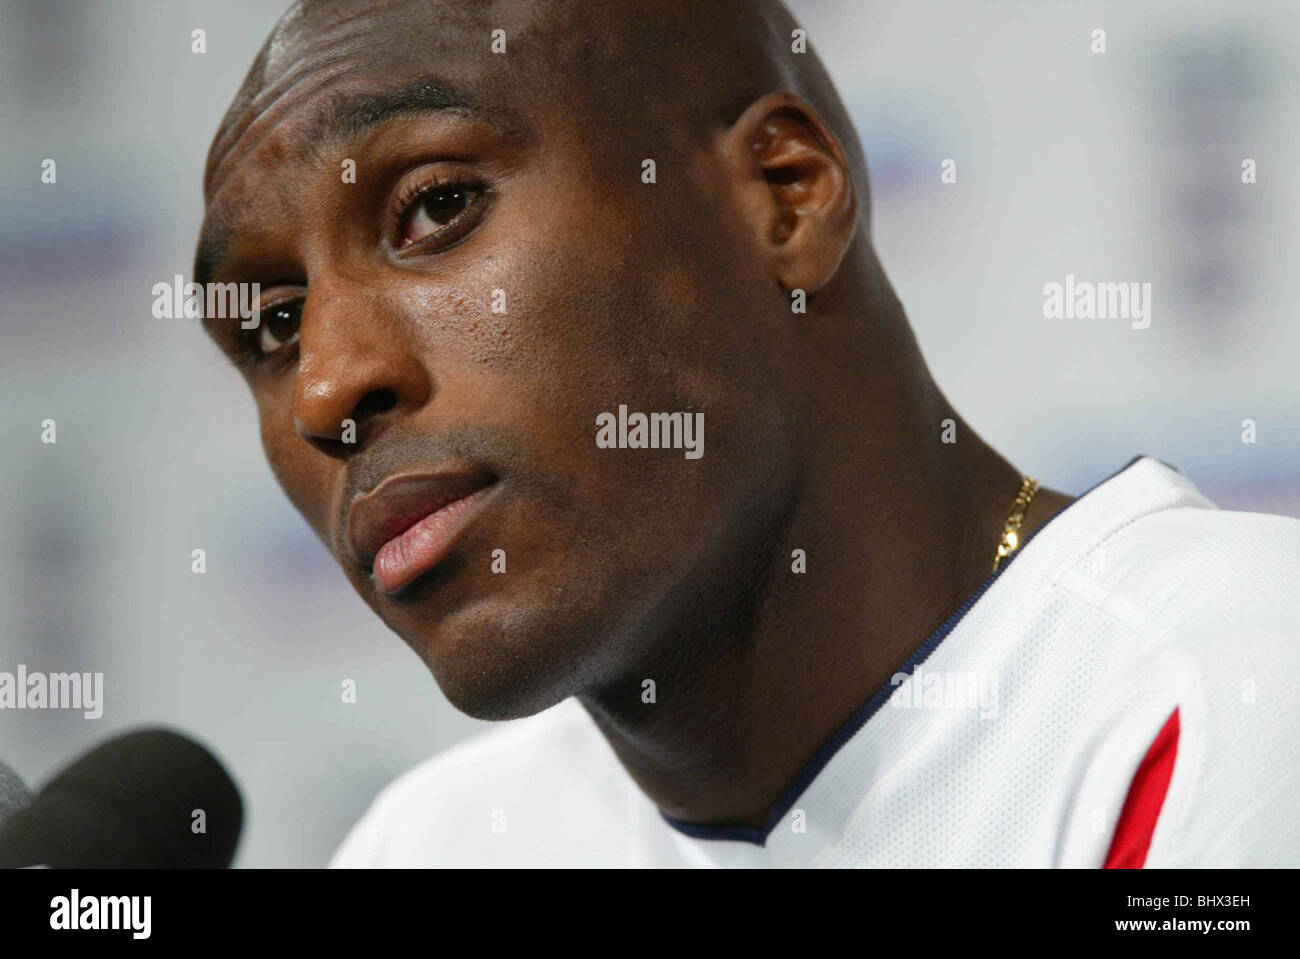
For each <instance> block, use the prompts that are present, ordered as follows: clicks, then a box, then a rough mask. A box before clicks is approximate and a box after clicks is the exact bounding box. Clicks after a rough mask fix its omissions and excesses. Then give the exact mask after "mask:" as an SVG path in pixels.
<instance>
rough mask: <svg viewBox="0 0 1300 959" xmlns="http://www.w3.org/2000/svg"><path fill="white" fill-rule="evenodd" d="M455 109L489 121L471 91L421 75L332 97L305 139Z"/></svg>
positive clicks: (342, 135)
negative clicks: (399, 83)
mask: <svg viewBox="0 0 1300 959" xmlns="http://www.w3.org/2000/svg"><path fill="white" fill-rule="evenodd" d="M441 110H453V111H456V112H459V113H465V114H469V115H471V116H474V117H476V118H478V119H481V120H485V121H489V122H490V120H489V117H488V116H487V113H486V112H485V111H484V109H483V108H482V107H481V106H480V105H479V104H478V103H477V102H476V101H475V100H474V99H473V98H472V97H470V96H469V95H468V94H467V93H465V92H464V91H462V90H458V89H456V88H455V87H451V86H448V85H446V84H445V83H443V82H441V81H439V80H435V79H433V78H431V77H418V78H416V79H415V80H412V81H410V82H409V83H407V84H405V85H403V86H401V87H397V88H395V89H392V90H375V91H360V92H353V93H342V94H338V95H336V96H333V97H331V98H330V99H329V100H328V101H326V103H325V104H324V106H322V107H321V109H320V110H319V111H317V113H316V116H315V117H314V118H313V119H312V121H311V123H309V124H308V126H307V130H306V133H305V134H304V136H303V138H304V140H305V141H306V142H307V143H308V144H310V145H312V146H313V147H314V146H316V145H317V144H319V143H334V142H338V141H340V140H348V139H353V138H355V137H358V136H360V135H361V134H362V133H364V132H366V131H367V130H369V129H370V128H371V127H374V126H377V125H378V124H380V123H383V122H385V121H387V120H391V119H392V118H393V117H396V116H401V115H403V114H407V113H436V112H438V111H441Z"/></svg>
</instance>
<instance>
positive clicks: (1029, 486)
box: [993, 476, 1038, 573]
mask: <svg viewBox="0 0 1300 959" xmlns="http://www.w3.org/2000/svg"><path fill="white" fill-rule="evenodd" d="M1037 492H1038V480H1036V479H1034V478H1033V477H1032V476H1026V477H1025V478H1024V480H1023V481H1022V482H1021V484H1020V492H1019V493H1017V494H1016V501H1015V502H1014V503H1012V504H1011V515H1010V516H1008V517H1007V522H1006V525H1005V526H1003V527H1002V538H1001V539H1000V540H999V541H998V552H997V555H996V556H994V557H993V572H995V573H996V572H997V571H998V566H999V565H1000V564H1001V563H1002V561H1003V560H1004V559H1006V558H1007V557H1008V556H1010V555H1011V554H1012V553H1014V552H1015V551H1016V550H1018V549H1019V548H1020V524H1021V523H1023V522H1024V521H1025V510H1027V509H1029V504H1030V503H1031V502H1032V501H1033V499H1034V494H1035V493H1037Z"/></svg>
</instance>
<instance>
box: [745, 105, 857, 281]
mask: <svg viewBox="0 0 1300 959" xmlns="http://www.w3.org/2000/svg"><path fill="white" fill-rule="evenodd" d="M725 139H726V140H727V141H728V142H727V143H726V144H725V146H726V153H725V155H726V156H727V158H728V161H729V163H730V164H731V165H732V169H731V171H730V172H731V173H732V175H733V176H736V177H738V178H740V183H741V186H742V189H743V195H744V197H745V200H746V202H745V204H744V206H745V211H746V215H747V216H749V217H750V218H752V219H753V220H754V225H755V227H756V228H757V229H758V230H759V231H760V240H761V242H762V243H763V245H764V246H765V247H766V248H767V249H768V250H769V251H770V253H771V254H772V258H773V265H774V267H775V270H776V273H777V279H778V281H779V282H780V284H781V286H783V287H784V288H785V289H787V290H794V289H801V290H805V291H807V292H810V293H811V292H813V291H814V290H817V289H820V288H821V287H823V286H825V285H826V284H827V283H828V282H830V280H831V278H832V277H833V276H834V275H835V272H836V270H837V269H838V268H839V264H840V261H841V260H842V259H843V257H844V253H845V251H846V250H847V249H848V247H849V245H850V243H851V242H852V240H853V235H854V233H855V231H856V227H857V202H856V197H855V195H854V189H853V178H852V176H851V174H850V170H849V166H848V161H847V159H846V157H845V154H844V150H843V148H842V147H841V146H840V143H839V140H838V139H837V138H836V137H835V134H834V133H833V132H832V131H831V130H830V128H829V127H828V126H827V125H826V123H825V122H824V121H823V120H822V119H821V117H820V116H818V115H817V112H816V111H815V110H813V108H812V107H811V106H810V105H809V104H808V103H807V102H806V101H805V100H803V98H801V97H799V96H797V95H795V94H793V93H771V94H767V95H765V96H763V97H761V98H759V99H758V100H756V101H754V103H752V104H751V105H750V106H749V108H748V109H747V110H746V111H745V112H744V113H743V114H742V115H741V116H740V119H738V120H737V121H736V122H735V123H734V124H733V125H732V127H731V128H730V129H729V130H728V131H727V132H726V134H725Z"/></svg>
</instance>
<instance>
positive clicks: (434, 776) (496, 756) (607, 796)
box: [330, 700, 627, 868]
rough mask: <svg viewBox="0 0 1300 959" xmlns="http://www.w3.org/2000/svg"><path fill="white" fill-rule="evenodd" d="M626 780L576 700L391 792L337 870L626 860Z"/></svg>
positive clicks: (517, 724)
mask: <svg viewBox="0 0 1300 959" xmlns="http://www.w3.org/2000/svg"><path fill="white" fill-rule="evenodd" d="M626 779H627V777H626V774H625V773H622V767H621V766H619V765H618V760H617V759H616V758H615V757H614V754H613V751H612V750H611V749H610V747H609V745H608V744H607V743H606V742H605V740H604V739H603V737H601V736H600V733H599V731H598V730H597V729H596V727H595V724H594V723H593V722H592V721H591V719H590V718H589V717H588V716H587V715H586V713H585V711H584V710H583V709H582V707H581V706H580V705H579V704H578V703H577V702H576V701H575V700H568V701H566V702H564V703H561V704H560V705H558V706H555V707H553V708H551V709H549V710H546V711H545V712H543V713H539V714H538V715H536V716H532V717H529V718H527V719H521V720H514V721H511V722H509V723H506V724H503V726H502V728H500V729H494V730H491V731H489V732H486V733H483V734H480V735H478V736H475V737H473V738H471V739H469V740H467V741H465V742H463V743H460V744H458V745H457V746H455V747H453V748H451V749H449V750H447V751H446V752H444V753H441V754H439V755H437V756H435V757H433V758H431V759H429V760H426V761H425V762H423V763H421V764H420V765H418V766H416V767H415V768H413V769H411V770H409V771H408V772H406V773H404V774H402V775H401V776H399V777H398V778H397V779H395V780H394V781H393V782H392V783H390V784H389V785H388V786H386V787H385V788H384V789H383V790H382V791H381V792H380V793H379V795H378V796H377V797H376V798H375V800H374V801H373V802H372V803H371V805H370V807H369V809H367V811H366V813H365V814H364V815H363V816H362V818H361V819H360V820H359V821H358V822H357V824H356V825H355V826H354V827H353V828H352V830H351V831H350V832H349V834H348V836H347V838H346V839H345V840H344V841H343V843H342V845H341V846H340V847H339V849H338V851H337V852H336V853H335V854H334V857H333V858H332V859H331V861H330V865H331V866H332V867H344V868H347V867H377V866H444V865H475V866H482V865H516V866H519V865H541V864H547V865H565V864H570V865H582V864H594V863H601V864H604V863H608V862H609V861H610V860H611V859H617V858H618V845H619V842H620V836H621V835H622V832H623V830H622V826H623V823H622V822H621V818H622V817H621V813H622V812H623V811H624V810H625V808H626V797H625V786H624V781H625V780H626Z"/></svg>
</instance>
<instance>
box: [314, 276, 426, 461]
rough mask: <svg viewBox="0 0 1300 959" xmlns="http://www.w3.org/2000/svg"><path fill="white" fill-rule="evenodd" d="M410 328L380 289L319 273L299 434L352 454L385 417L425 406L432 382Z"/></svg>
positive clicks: (328, 449)
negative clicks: (330, 277)
mask: <svg viewBox="0 0 1300 959" xmlns="http://www.w3.org/2000/svg"><path fill="white" fill-rule="evenodd" d="M409 332H410V331H409V328H408V327H407V325H406V324H404V323H403V322H402V321H401V320H400V319H399V317H398V316H397V315H396V314H395V311H394V309H393V308H392V306H391V304H388V303H386V302H385V301H384V300H383V298H382V297H381V296H379V295H378V294H377V293H376V292H375V291H374V290H372V289H368V288H366V287H364V286H362V285H360V284H358V283H355V282H341V281H330V280H325V279H323V278H318V280H317V282H315V283H312V284H311V286H310V287H309V292H308V295H307V300H306V302H305V303H304V304H303V312H302V318H301V320H300V323H299V327H298V350H299V358H298V371H297V376H296V378H295V383H294V394H293V416H294V425H295V427H296V428H297V431H298V435H299V436H301V437H302V438H303V439H304V440H306V441H307V442H308V443H310V444H311V445H312V446H314V447H315V448H316V449H318V450H320V451H321V452H323V453H326V454H327V455H329V456H333V457H335V458H337V459H347V458H348V457H350V456H352V455H353V454H355V453H356V452H357V451H359V450H361V449H363V448H365V446H366V444H367V443H370V442H372V441H373V439H374V438H375V436H377V435H378V434H379V433H380V432H382V430H383V427H384V425H385V424H387V423H391V422H394V421H396V420H398V419H400V418H401V417H403V416H406V415H409V414H410V413H411V412H413V411H415V410H418V409H420V408H421V407H422V406H424V404H425V403H427V402H428V401H429V398H430V395H431V393H432V384H431V380H430V377H429V373H428V370H427V369H426V367H425V365H424V364H423V363H422V362H421V359H420V356H419V354H418V352H417V350H416V349H415V348H414V345H413V343H412V342H411V338H410V336H409V335H408V334H409Z"/></svg>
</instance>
